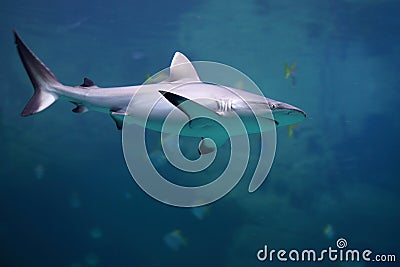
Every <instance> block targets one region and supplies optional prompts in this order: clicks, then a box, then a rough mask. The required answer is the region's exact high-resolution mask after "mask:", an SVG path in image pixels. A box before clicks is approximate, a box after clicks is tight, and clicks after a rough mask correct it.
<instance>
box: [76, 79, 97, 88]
mask: <svg viewBox="0 0 400 267" xmlns="http://www.w3.org/2000/svg"><path fill="white" fill-rule="evenodd" d="M93 86H96V84H95V83H94V82H93V81H92V80H91V79H89V78H87V77H85V78H83V83H82V84H81V85H80V87H93Z"/></svg>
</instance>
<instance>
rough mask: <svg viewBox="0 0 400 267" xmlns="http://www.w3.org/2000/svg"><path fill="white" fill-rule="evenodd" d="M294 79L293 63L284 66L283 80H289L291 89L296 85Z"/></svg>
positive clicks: (295, 66) (294, 68)
mask: <svg viewBox="0 0 400 267" xmlns="http://www.w3.org/2000/svg"><path fill="white" fill-rule="evenodd" d="M296 77H297V64H296V62H295V63H293V64H292V65H291V66H289V64H287V63H286V64H285V79H289V78H290V80H291V84H292V87H295V85H296Z"/></svg>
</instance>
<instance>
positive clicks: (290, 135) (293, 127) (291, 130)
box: [288, 123, 298, 137]
mask: <svg viewBox="0 0 400 267" xmlns="http://www.w3.org/2000/svg"><path fill="white" fill-rule="evenodd" d="M297 126H298V124H297V123H296V124H291V125H289V126H288V136H289V137H293V134H294V129H295V128H297Z"/></svg>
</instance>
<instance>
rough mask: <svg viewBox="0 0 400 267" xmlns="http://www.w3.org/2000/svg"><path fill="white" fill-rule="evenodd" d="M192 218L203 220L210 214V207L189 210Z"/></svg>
mask: <svg viewBox="0 0 400 267" xmlns="http://www.w3.org/2000/svg"><path fill="white" fill-rule="evenodd" d="M190 211H191V213H192V214H193V216H194V217H196V218H197V219H199V220H203V219H204V218H205V217H207V216H208V215H209V214H210V206H199V207H194V208H191V209H190Z"/></svg>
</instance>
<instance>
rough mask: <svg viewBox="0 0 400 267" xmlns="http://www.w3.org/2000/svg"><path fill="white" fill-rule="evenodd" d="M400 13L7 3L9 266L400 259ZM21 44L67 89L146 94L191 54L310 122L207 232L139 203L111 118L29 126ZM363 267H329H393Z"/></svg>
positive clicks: (286, 6) (310, 6)
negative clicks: (149, 84)
mask: <svg viewBox="0 0 400 267" xmlns="http://www.w3.org/2000/svg"><path fill="white" fill-rule="evenodd" d="M399 11H400V3H399V2H398V1H396V0H393V1H390V0H386V1H368V0H365V1H355V0H354V1H350V0H347V1H345V0H337V1H333V0H332V1H328V0H326V1H317V0H307V1H278V0H274V1H262V0H253V1H225V0H223V1H176V0H175V1H153V2H149V3H145V2H144V1H126V2H124V1H111V2H110V1H98V2H92V1H90V2H87V3H85V2H80V1H76V2H72V1H67V2H58V1H43V0H39V1H35V2H32V1H24V0H19V1H2V2H1V4H0V43H1V51H0V59H1V62H2V64H1V66H0V68H1V71H0V86H1V95H2V97H1V98H0V127H1V130H0V141H1V146H0V152H1V153H0V157H1V158H0V266H68V267H73V266H74V267H76V266H260V265H263V264H268V265H271V266H275V265H278V266H285V265H291V264H289V263H281V264H278V262H274V263H260V262H258V261H257V259H256V256H255V253H256V251H257V250H258V249H260V248H261V247H262V246H263V245H264V244H268V246H270V247H271V248H275V249H280V248H284V249H288V250H289V249H291V248H298V249H304V248H315V249H318V248H327V247H328V246H333V247H334V246H335V242H336V239H337V238H339V237H344V238H346V239H347V241H348V243H349V247H351V248H358V249H365V248H369V249H371V250H373V251H374V252H375V253H383V254H385V253H386V254H396V255H397V257H398V258H399V257H400V250H399V238H400V230H399V229H400V228H399V226H398V225H399V216H400V215H399V211H400V209H399V201H400V197H399V193H400V189H399V186H400V182H399V179H398V177H399V171H400V169H399V165H398V162H399V156H398V151H399V149H400V145H399V144H400V143H399V132H400V131H399V130H400V121H399V120H398V118H397V114H398V110H397V108H398V104H399V101H400V78H399V75H398V74H399V62H400V58H399V56H398V55H399V54H400V46H399V45H398V44H399V40H400V35H399V29H400V17H399V16H398V13H399ZM12 29H16V30H17V31H18V32H19V33H20V34H21V36H22V38H23V39H24V40H25V41H26V43H27V44H28V45H29V46H30V47H31V48H32V49H33V50H34V51H35V53H36V54H37V55H38V56H39V57H40V58H41V59H42V60H43V61H44V62H45V63H46V65H47V66H49V67H50V68H51V69H52V71H53V72H54V73H55V74H56V75H57V77H58V78H59V80H60V81H62V82H63V83H65V84H71V85H75V84H80V83H81V82H82V78H83V77H84V76H88V77H90V78H91V79H93V80H94V81H95V82H96V83H97V84H98V85H100V86H117V85H129V84H140V83H142V82H143V81H144V80H145V78H146V75H148V74H153V73H155V72H157V71H159V70H161V69H163V68H165V67H168V65H169V61H170V60H171V57H172V55H173V53H174V52H175V51H182V52H183V53H185V54H186V55H187V56H188V57H189V58H190V59H192V60H210V61H217V62H222V63H225V64H229V65H232V66H233V67H235V68H237V69H239V70H241V71H243V72H245V73H246V74H247V75H249V76H250V77H251V78H252V79H253V80H254V81H255V82H256V83H257V84H258V86H259V87H260V88H262V90H263V92H264V93H265V95H266V96H267V97H270V98H273V99H277V100H282V101H284V102H288V103H292V104H294V105H296V106H299V107H301V108H302V109H303V110H305V111H306V112H307V114H308V118H307V119H306V120H305V121H304V122H302V123H301V124H300V125H298V127H296V128H295V129H294V135H293V136H292V137H290V136H288V130H287V128H281V129H278V145H277V154H276V158H275V162H274V165H273V167H272V170H271V172H270V174H269V176H268V179H267V180H266V182H264V184H263V185H262V188H261V189H260V190H258V191H256V192H255V193H253V194H249V193H247V192H246V190H245V189H246V188H247V185H248V182H249V177H245V178H244V179H243V180H242V182H241V183H240V184H239V186H238V187H237V188H236V189H235V190H234V191H233V192H231V193H230V194H229V195H228V196H227V197H225V198H223V199H222V200H220V201H218V202H216V203H214V204H212V205H211V206H210V213H209V215H208V216H206V217H205V218H204V219H203V220H198V219H197V218H196V217H195V216H193V214H192V213H191V211H190V210H188V209H183V208H174V207H170V206H167V205H164V204H161V203H159V202H157V201H155V200H153V199H152V198H150V197H148V196H147V195H146V194H145V193H144V192H143V191H141V190H140V188H139V187H138V186H137V185H136V184H135V183H134V181H133V180H132V178H131V176H130V174H129V171H128V169H127V167H126V165H125V161H124V158H123V153H122V148H121V133H120V132H119V131H117V130H116V129H115V125H114V123H113V122H112V120H111V119H110V118H109V117H108V116H107V115H105V114H99V113H95V112H91V113H86V114H83V115H77V114H73V113H72V112H71V111H70V110H71V105H70V104H69V103H65V102H63V101H59V102H57V103H56V104H55V105H53V106H52V107H51V108H49V109H48V110H46V111H45V112H43V113H40V114H37V115H35V116H32V117H28V118H21V117H20V116H19V114H20V112H21V110H22V109H23V107H24V105H25V103H26V102H27V101H28V99H29V97H30V96H31V94H32V88H31V84H30V82H29V79H28V76H27V75H26V73H25V71H24V69H23V67H22V64H21V63H20V60H19V58H18V55H17V52H16V49H15V47H14V43H13V37H12V32H11V31H12ZM293 62H296V63H297V68H298V74H297V84H296V85H295V87H292V86H291V84H290V81H289V80H286V79H284V71H283V70H284V65H285V63H289V64H291V63H293ZM246 178H247V179H246ZM327 225H331V226H332V229H333V236H332V238H329V236H328V235H326V234H324V228H325V227H326V226H327ZM174 229H180V230H181V232H182V235H183V236H184V237H185V238H186V239H187V246H186V247H184V248H182V249H180V250H178V251H173V250H171V249H170V248H169V247H168V246H166V244H165V243H164V241H163V237H164V235H165V234H167V233H169V232H171V231H173V230H174ZM93 230H100V232H101V237H99V238H95V237H93V236H92V235H91V232H93ZM358 264H359V265H355V264H353V265H352V264H348V263H346V264H345V263H341V262H334V263H329V262H326V263H324V266H396V264H393V263H392V264H390V263H385V264H383V263H381V264H378V263H369V264H365V265H364V264H363V263H361V264H360V263H358ZM293 265H295V266H309V264H308V263H306V264H304V263H294V264H293Z"/></svg>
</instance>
